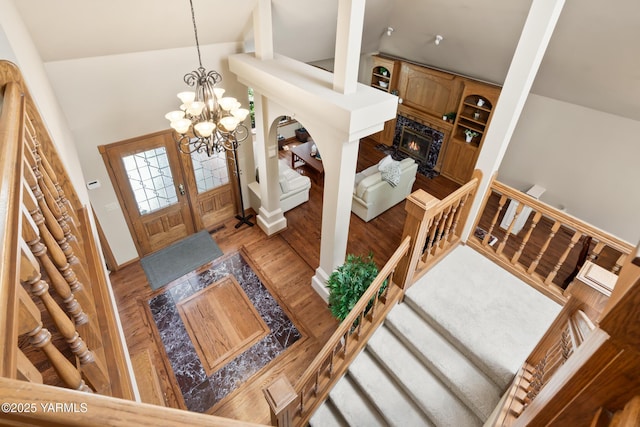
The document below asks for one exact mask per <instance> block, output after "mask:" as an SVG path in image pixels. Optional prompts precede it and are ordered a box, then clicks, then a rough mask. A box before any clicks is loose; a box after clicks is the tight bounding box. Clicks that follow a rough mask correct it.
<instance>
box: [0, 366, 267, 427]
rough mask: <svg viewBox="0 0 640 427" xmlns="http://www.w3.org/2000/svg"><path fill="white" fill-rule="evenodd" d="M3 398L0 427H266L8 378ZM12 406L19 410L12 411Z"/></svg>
mask: <svg viewBox="0 0 640 427" xmlns="http://www.w3.org/2000/svg"><path fill="white" fill-rule="evenodd" d="M0 396H3V398H2V401H3V402H4V403H5V404H8V405H9V406H7V408H8V409H9V410H8V411H6V412H3V413H2V417H1V418H0V424H4V423H5V422H6V423H8V424H9V425H30V426H36V427H48V426H78V427H90V426H95V427H108V426H112V427H130V426H141V427H144V426H148V427H157V426H163V427H165V426H166V427H184V426H194V427H265V426H264V425H262V424H253V423H248V422H244V421H236V420H231V419H228V418H221V417H216V416H213V415H205V414H198V413H195V412H187V411H182V410H179V409H172V408H165V407H163V406H156V405H150V404H146V403H138V402H132V401H129V400H124V399H116V398H112V397H109V396H101V395H98V394H87V393H81V392H77V391H74V390H69V389H64V388H59V387H52V386H47V385H43V384H36V383H32V382H26V381H18V380H11V379H8V378H0ZM18 405H21V406H20V408H21V409H22V411H20V412H19V411H17V408H18ZM12 407H13V408H16V411H13V412H12V411H11V408H12ZM24 408H28V410H29V411H28V412H27V411H26V410H25V409H24Z"/></svg>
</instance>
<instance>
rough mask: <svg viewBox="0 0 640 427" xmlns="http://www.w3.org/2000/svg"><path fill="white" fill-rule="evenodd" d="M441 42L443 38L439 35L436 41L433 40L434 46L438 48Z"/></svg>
mask: <svg viewBox="0 0 640 427" xmlns="http://www.w3.org/2000/svg"><path fill="white" fill-rule="evenodd" d="M442 40H444V37H442V36H441V35H440V34H438V35H436V40H435V43H436V46H439V45H440V42H441V41H442Z"/></svg>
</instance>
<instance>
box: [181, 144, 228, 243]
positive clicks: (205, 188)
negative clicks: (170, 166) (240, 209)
mask: <svg viewBox="0 0 640 427" xmlns="http://www.w3.org/2000/svg"><path fill="white" fill-rule="evenodd" d="M180 159H181V160H182V166H183V168H184V176H185V178H186V184H187V192H188V194H189V199H190V200H191V208H192V211H193V217H194V220H195V223H196V228H197V229H199V230H201V229H207V230H211V229H213V228H215V227H216V226H217V225H219V224H220V223H221V222H222V221H224V220H225V219H227V218H229V217H231V216H233V215H234V213H235V208H234V205H235V197H234V190H233V187H232V186H231V184H230V183H229V167H228V163H227V153H226V151H222V152H221V153H214V154H213V155H212V156H211V157H209V156H208V155H207V153H206V152H193V153H191V155H190V156H189V155H184V154H181V155H180Z"/></svg>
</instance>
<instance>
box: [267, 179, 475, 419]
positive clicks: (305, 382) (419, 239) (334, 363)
mask: <svg viewBox="0 0 640 427" xmlns="http://www.w3.org/2000/svg"><path fill="white" fill-rule="evenodd" d="M479 179H480V174H479V171H476V173H475V174H474V177H473V178H472V180H471V181H470V182H469V183H467V184H466V185H464V186H462V187H461V188H460V189H458V190H457V191H456V192H454V193H452V194H451V195H449V196H448V197H446V198H445V199H443V200H440V199H437V198H436V197H433V196H431V195H430V194H428V193H426V192H425V191H422V190H418V191H416V192H414V193H412V194H411V195H409V197H407V200H406V205H405V209H406V210H407V218H406V220H405V225H404V231H403V240H402V243H401V245H400V246H399V247H398V249H397V250H396V252H395V253H394V254H393V256H392V257H391V258H390V259H389V261H388V262H387V264H386V265H385V266H384V267H383V269H382V270H381V271H380V273H379V274H378V276H377V277H376V278H375V280H374V281H373V282H372V283H371V285H370V286H369V288H368V289H367V291H366V292H365V293H364V294H363V295H362V297H361V298H360V300H359V301H358V303H357V304H356V305H355V307H354V308H353V309H352V310H351V312H350V313H349V315H348V316H347V318H346V319H345V320H343V321H342V323H341V324H340V326H339V327H338V329H337V330H336V332H335V333H334V334H333V336H332V337H331V339H330V340H329V342H327V344H326V345H325V346H324V348H323V349H322V351H321V352H320V353H319V354H318V356H317V357H316V358H315V359H314V361H313V362H312V364H311V365H310V366H309V368H308V369H307V370H306V371H305V372H304V373H303V375H302V376H301V377H300V379H299V380H298V381H297V382H296V383H295V385H291V383H290V382H289V381H288V379H287V378H285V377H283V376H281V377H278V378H277V379H276V380H274V381H273V382H272V383H271V384H270V385H269V386H268V387H266V388H265V389H264V393H265V397H266V399H267V401H268V403H269V405H270V407H271V417H272V424H274V425H276V426H302V425H306V424H307V423H308V422H309V419H310V418H311V416H312V415H313V412H314V411H315V410H316V409H317V408H318V406H320V405H321V404H322V402H324V400H325V399H326V398H327V396H328V394H329V391H330V390H331V388H332V387H333V385H334V384H335V383H336V382H337V381H338V379H340V378H341V377H342V375H344V373H345V372H346V371H347V369H348V367H349V365H350V364H351V362H352V361H353V360H354V359H355V357H356V356H357V354H358V353H359V352H360V350H362V349H363V348H364V347H365V345H366V344H367V341H368V339H369V337H370V336H371V335H373V333H374V332H375V330H376V328H377V327H378V326H380V325H381V324H382V323H383V322H384V319H385V318H386V315H387V313H388V312H389V311H390V310H391V309H392V308H393V306H394V305H395V304H396V303H397V302H399V301H400V300H401V299H402V297H403V296H404V292H405V291H406V289H407V288H408V287H409V286H410V285H411V284H412V283H413V282H414V281H415V280H417V278H419V277H420V276H422V275H423V274H424V273H425V272H426V271H427V270H428V269H429V268H431V267H432V266H433V265H435V264H436V263H437V262H438V261H439V260H440V259H442V258H443V257H444V256H445V255H446V254H447V253H449V252H450V251H451V250H452V249H453V248H454V247H455V246H456V245H457V244H458V243H459V242H460V233H461V230H462V228H463V227H464V223H465V221H466V220H467V217H468V209H469V207H470V206H471V203H472V202H473V197H474V195H475V191H476V189H477V186H478V181H479ZM394 272H395V274H394ZM383 283H388V286H386V288H384V290H383Z"/></svg>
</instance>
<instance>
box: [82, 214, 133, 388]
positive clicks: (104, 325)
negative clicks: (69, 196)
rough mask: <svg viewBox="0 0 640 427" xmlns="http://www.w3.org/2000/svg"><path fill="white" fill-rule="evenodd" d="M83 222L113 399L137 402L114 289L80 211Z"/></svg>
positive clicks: (86, 217) (84, 239) (86, 222)
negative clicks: (119, 398)
mask: <svg viewBox="0 0 640 427" xmlns="http://www.w3.org/2000/svg"><path fill="white" fill-rule="evenodd" d="M78 217H80V218H81V225H82V228H81V230H80V231H81V233H82V234H83V241H84V253H85V256H86V260H87V265H88V267H89V268H88V272H89V275H90V277H91V283H92V286H91V292H92V295H93V299H94V301H95V308H96V312H97V316H98V322H99V324H100V332H101V334H102V343H103V351H104V353H105V357H106V361H107V366H106V368H107V370H108V371H109V379H110V381H111V392H112V394H113V395H114V396H117V397H122V398H125V399H132V400H133V399H135V391H134V390H133V386H132V384H133V378H132V371H131V366H130V362H128V360H129V354H128V351H127V349H126V345H125V344H124V343H125V339H124V336H123V335H122V333H121V332H122V330H121V328H120V323H119V320H118V312H117V309H116V306H115V302H114V298H113V292H112V291H111V285H110V284H109V283H108V281H107V279H106V276H105V274H104V266H103V265H102V258H101V257H100V254H99V252H98V247H97V245H96V242H95V240H94V238H93V233H92V230H91V225H90V224H91V223H90V221H89V211H88V209H87V208H82V209H81V210H80V211H78Z"/></svg>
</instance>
